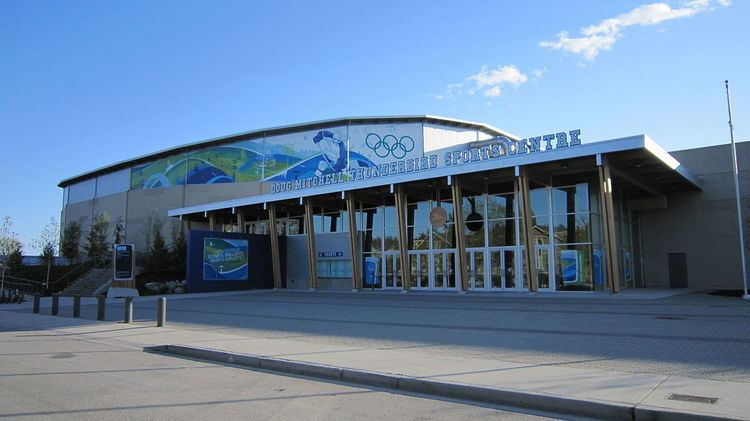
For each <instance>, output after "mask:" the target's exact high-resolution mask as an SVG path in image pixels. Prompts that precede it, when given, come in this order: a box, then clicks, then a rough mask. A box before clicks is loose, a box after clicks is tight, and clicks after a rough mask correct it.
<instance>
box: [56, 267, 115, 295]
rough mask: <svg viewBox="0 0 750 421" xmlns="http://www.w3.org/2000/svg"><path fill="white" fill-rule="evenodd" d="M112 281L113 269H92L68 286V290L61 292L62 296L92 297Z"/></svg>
mask: <svg viewBox="0 0 750 421" xmlns="http://www.w3.org/2000/svg"><path fill="white" fill-rule="evenodd" d="M110 279H112V267H111V266H107V267H103V268H94V269H91V270H90V271H89V272H88V273H86V274H85V275H83V276H81V277H80V278H78V279H77V280H76V281H75V282H73V283H72V284H70V285H68V287H67V288H65V289H64V290H62V291H60V295H67V296H71V295H80V296H82V297H91V296H92V295H93V294H94V291H96V290H97V289H99V287H101V286H102V285H104V284H105V283H107V282H108V281H109V280H110Z"/></svg>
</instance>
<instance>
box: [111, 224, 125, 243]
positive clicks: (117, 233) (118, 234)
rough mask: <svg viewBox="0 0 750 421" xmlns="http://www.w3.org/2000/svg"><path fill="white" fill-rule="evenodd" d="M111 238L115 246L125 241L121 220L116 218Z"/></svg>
mask: <svg viewBox="0 0 750 421" xmlns="http://www.w3.org/2000/svg"><path fill="white" fill-rule="evenodd" d="M112 237H113V240H114V241H115V244H122V243H123V242H124V241H125V226H124V225H123V224H122V218H117V223H115V230H114V232H113V235H112Z"/></svg>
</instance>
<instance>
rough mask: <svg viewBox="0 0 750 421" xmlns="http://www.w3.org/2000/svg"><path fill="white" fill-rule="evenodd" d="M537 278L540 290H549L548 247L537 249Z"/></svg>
mask: <svg viewBox="0 0 750 421" xmlns="http://www.w3.org/2000/svg"><path fill="white" fill-rule="evenodd" d="M534 254H535V255H536V256H535V258H536V278H537V283H538V285H539V288H540V289H542V288H549V250H548V249H547V247H536V248H535V253H534Z"/></svg>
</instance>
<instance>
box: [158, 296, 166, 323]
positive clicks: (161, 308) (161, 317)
mask: <svg viewBox="0 0 750 421" xmlns="http://www.w3.org/2000/svg"><path fill="white" fill-rule="evenodd" d="M166 323H167V299H166V298H165V297H160V298H159V304H158V305H157V306H156V327H164V325H165V324H166Z"/></svg>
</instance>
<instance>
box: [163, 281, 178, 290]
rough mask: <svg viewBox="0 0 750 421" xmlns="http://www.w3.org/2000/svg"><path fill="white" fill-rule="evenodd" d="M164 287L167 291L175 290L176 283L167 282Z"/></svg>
mask: <svg viewBox="0 0 750 421" xmlns="http://www.w3.org/2000/svg"><path fill="white" fill-rule="evenodd" d="M165 285H166V287H167V289H168V290H170V291H173V290H174V289H175V288H177V281H168V282H167V283H166V284H165Z"/></svg>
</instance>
